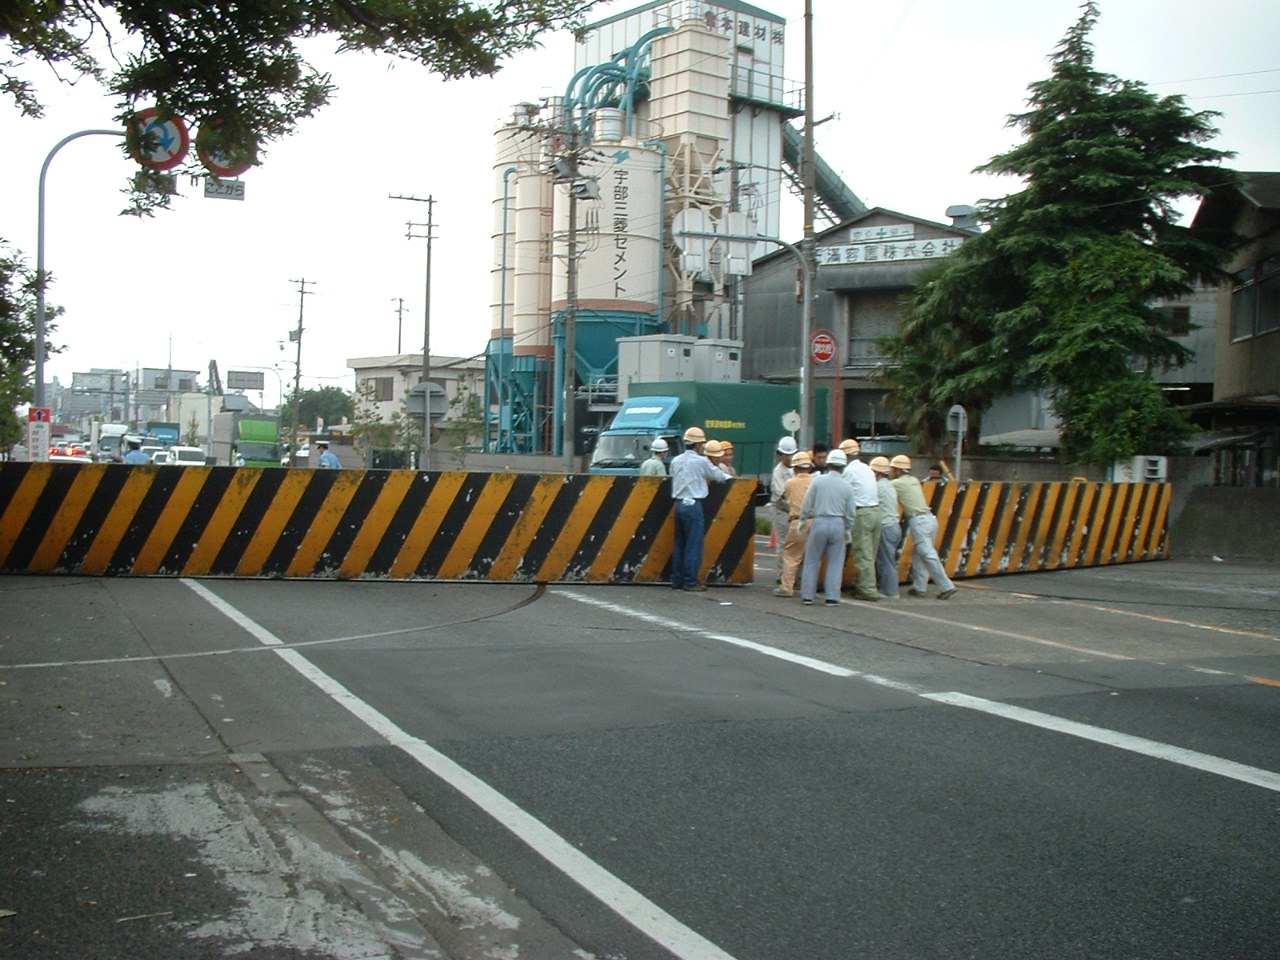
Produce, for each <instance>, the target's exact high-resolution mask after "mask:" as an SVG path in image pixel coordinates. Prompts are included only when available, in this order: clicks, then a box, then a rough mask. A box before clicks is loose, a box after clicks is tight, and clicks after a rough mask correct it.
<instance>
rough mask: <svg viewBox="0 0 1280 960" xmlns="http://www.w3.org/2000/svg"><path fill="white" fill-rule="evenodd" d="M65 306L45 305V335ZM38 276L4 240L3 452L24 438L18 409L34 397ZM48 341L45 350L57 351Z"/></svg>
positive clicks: (0, 270)
mask: <svg viewBox="0 0 1280 960" xmlns="http://www.w3.org/2000/svg"><path fill="white" fill-rule="evenodd" d="M61 314H62V308H61V307H55V306H51V305H47V304H46V306H45V334H46V337H47V335H48V334H50V333H52V332H53V330H54V329H55V327H56V324H55V323H54V322H53V321H54V320H55V319H56V318H57V317H58V316H60V315H61ZM35 344H36V275H35V271H34V270H31V269H29V268H28V267H27V265H26V261H25V260H24V259H23V258H22V256H21V255H20V254H19V253H18V252H17V251H15V250H13V249H12V248H10V247H9V246H8V245H7V244H5V242H4V241H3V240H0V449H4V450H8V449H9V448H11V447H12V446H13V445H14V444H15V443H17V442H19V441H20V439H21V437H22V429H23V428H22V424H21V423H20V422H19V421H18V418H17V415H16V413H15V412H14V408H15V407H16V406H18V404H20V403H25V402H27V401H29V400H31V398H32V389H31V387H32V371H33V369H34V367H35V361H36V351H35ZM56 349H57V348H55V347H53V346H51V345H50V344H49V342H48V340H47V339H46V341H45V350H46V351H47V352H49V353H52V352H55V351H56Z"/></svg>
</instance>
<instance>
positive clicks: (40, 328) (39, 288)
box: [35, 130, 124, 407]
mask: <svg viewBox="0 0 1280 960" xmlns="http://www.w3.org/2000/svg"><path fill="white" fill-rule="evenodd" d="M94 135H102V136H105V137H123V136H124V131H123V130H81V131H80V132H79V133H73V134H71V135H70V136H69V137H63V138H62V139H61V140H59V141H58V144H57V146H55V147H54V148H53V149H52V150H50V151H49V155H48V156H47V157H45V158H44V165H43V166H41V167H40V189H39V194H38V197H37V200H36V207H37V212H36V219H37V223H36V336H35V340H36V342H35V351H36V357H35V360H36V369H35V378H36V389H35V405H36V407H43V406H44V405H45V402H44V401H45V396H44V341H45V303H44V288H45V272H44V182H45V176H46V174H48V172H49V164H50V163H51V162H52V161H53V157H54V154H56V153H57V152H58V151H59V150H61V149H62V148H63V147H65V146H66V145H67V144H68V143H70V142H71V141H72V140H77V139H79V138H80V137H89V136H94Z"/></svg>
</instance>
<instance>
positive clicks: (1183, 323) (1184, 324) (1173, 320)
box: [1156, 306, 1191, 337]
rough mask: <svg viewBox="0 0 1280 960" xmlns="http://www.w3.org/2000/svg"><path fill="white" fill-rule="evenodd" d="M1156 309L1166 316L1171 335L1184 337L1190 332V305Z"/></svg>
mask: <svg viewBox="0 0 1280 960" xmlns="http://www.w3.org/2000/svg"><path fill="white" fill-rule="evenodd" d="M1156 309H1157V310H1158V311H1159V312H1160V313H1163V314H1164V315H1165V316H1166V317H1167V318H1168V320H1169V332H1170V335H1171V336H1174V337H1185V336H1186V335H1187V334H1189V333H1190V332H1191V308H1190V307H1183V306H1176V307H1157V308H1156Z"/></svg>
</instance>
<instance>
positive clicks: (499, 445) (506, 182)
mask: <svg viewBox="0 0 1280 960" xmlns="http://www.w3.org/2000/svg"><path fill="white" fill-rule="evenodd" d="M519 172H520V168H519V167H507V169H506V170H503V171H502V257H501V259H500V269H501V272H502V284H501V287H500V288H499V289H500V290H501V293H500V294H499V297H498V301H499V302H498V370H497V383H496V384H495V385H494V386H495V387H496V390H495V391H494V392H495V393H496V394H497V398H498V410H499V411H502V410H505V409H507V407H508V406H509V404H510V399H511V374H512V370H511V363H510V358H511V355H512V353H513V351H512V350H508V349H507V343H506V342H504V341H507V342H509V343H510V345H511V347H513V348H514V346H515V337H514V335H509V334H508V333H507V248H508V247H509V246H510V245H511V244H510V240H509V221H510V217H511V175H512V174H513V173H519ZM499 416H501V413H499ZM502 441H503V435H502V424H501V422H499V424H498V437H497V440H496V442H495V444H494V448H495V449H496V450H498V451H499V452H502V451H503V449H504V444H503V442H502ZM484 446H485V452H486V453H488V452H490V451H489V446H490V443H489V431H487V430H486V431H485V437H484ZM511 446H512V444H511V438H510V437H509V436H508V437H507V444H506V446H505V449H506V450H508V451H509V450H510V449H511Z"/></svg>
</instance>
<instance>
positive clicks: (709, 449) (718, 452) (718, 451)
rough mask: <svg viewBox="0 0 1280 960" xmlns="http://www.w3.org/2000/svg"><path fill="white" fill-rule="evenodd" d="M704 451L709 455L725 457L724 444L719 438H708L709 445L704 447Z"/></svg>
mask: <svg viewBox="0 0 1280 960" xmlns="http://www.w3.org/2000/svg"><path fill="white" fill-rule="evenodd" d="M702 452H703V453H704V454H706V455H707V456H708V457H723V456H724V444H723V443H721V442H720V441H719V440H708V441H707V445H706V446H705V447H703V448H702Z"/></svg>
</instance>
